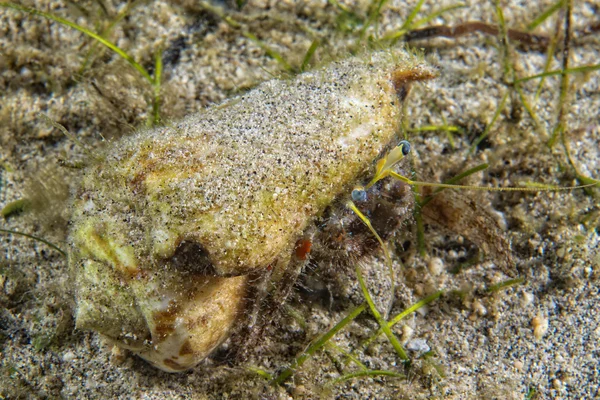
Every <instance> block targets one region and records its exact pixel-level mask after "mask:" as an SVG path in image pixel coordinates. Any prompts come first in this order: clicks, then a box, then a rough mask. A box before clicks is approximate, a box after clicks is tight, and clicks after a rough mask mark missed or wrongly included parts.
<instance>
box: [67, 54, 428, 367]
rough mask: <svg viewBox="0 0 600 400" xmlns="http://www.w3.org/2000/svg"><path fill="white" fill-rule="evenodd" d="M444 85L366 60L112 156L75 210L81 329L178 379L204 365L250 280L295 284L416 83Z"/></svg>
mask: <svg viewBox="0 0 600 400" xmlns="http://www.w3.org/2000/svg"><path fill="white" fill-rule="evenodd" d="M433 76H434V71H433V70H432V69H431V68H430V67H428V66H426V65H425V64H424V63H422V62H421V61H420V60H419V59H418V58H417V57H415V56H412V55H409V54H407V53H405V52H404V51H401V50H397V51H387V52H385V51H379V52H373V53H365V54H363V55H361V56H360V57H353V58H349V59H346V60H343V61H339V62H334V63H332V64H330V65H328V66H325V67H323V68H321V69H316V70H314V71H311V72H306V73H303V74H301V75H298V76H297V77H295V78H293V79H290V80H272V81H268V82H265V83H263V84H261V85H259V86H257V87H256V88H255V89H253V90H251V91H250V92H248V93H247V94H245V95H243V96H241V97H240V98H236V99H234V100H231V101H229V102H226V103H224V104H222V105H219V106H216V107H212V108H208V109H206V110H205V111H203V112H201V113H198V114H193V115H190V116H188V117H186V118H184V119H182V120H180V121H172V122H170V123H168V124H166V125H165V126H164V127H160V128H155V129H152V130H148V131H142V132H139V133H137V134H135V135H133V136H131V137H127V138H124V139H122V140H120V141H117V142H115V143H113V144H112V145H110V146H109V148H108V149H107V150H106V153H105V155H104V158H103V161H102V162H98V163H95V164H94V165H92V166H90V167H89V168H88V169H87V170H86V172H85V176H84V178H83V183H82V185H81V187H80V189H79V190H78V192H77V193H76V200H75V203H74V212H73V218H72V229H71V234H70V242H71V248H70V265H71V268H72V270H73V272H74V274H75V276H76V285H77V290H76V297H77V304H78V305H77V312H76V319H77V326H78V327H79V328H81V329H93V330H96V331H98V332H100V333H102V334H103V335H105V336H107V337H108V338H110V339H111V340H113V341H114V342H115V343H116V344H118V345H120V346H122V347H125V348H128V349H131V350H132V351H134V352H136V353H138V354H139V355H140V356H142V357H144V358H145V359H147V360H148V361H150V362H151V363H152V364H153V365H155V366H157V367H159V368H161V369H164V370H167V371H181V370H184V369H187V368H190V367H192V366H194V365H196V364H197V363H198V362H199V361H201V360H202V359H203V358H204V357H206V356H207V355H208V354H210V352H211V351H212V350H213V349H214V348H216V347H217V346H218V345H219V344H220V343H222V342H223V341H224V340H225V339H226V338H227V337H228V336H229V334H230V333H231V331H232V329H233V328H234V327H235V325H236V320H237V319H238V316H239V315H240V313H242V312H243V311H244V309H245V307H246V297H247V290H248V286H249V285H250V283H249V278H248V277H249V276H250V274H257V273H260V271H262V270H265V271H266V270H274V271H273V279H275V280H277V279H281V278H282V277H283V276H284V274H285V270H286V268H287V267H288V264H289V263H290V259H291V258H292V254H293V253H294V247H295V243H296V241H297V240H298V239H299V238H301V237H302V234H303V232H304V231H305V229H306V228H307V226H308V225H309V224H310V223H311V222H312V221H313V220H314V219H315V218H317V217H318V216H319V215H320V214H321V213H322V212H323V211H324V209H325V208H326V207H327V206H328V205H330V204H332V202H334V201H335V200H336V199H338V198H339V197H340V196H344V195H345V194H347V193H349V192H350V190H351V188H352V186H353V185H355V184H356V182H357V180H358V179H359V178H361V177H363V176H364V175H365V174H366V173H367V172H368V171H370V170H371V168H372V165H373V161H374V160H375V159H376V158H377V157H378V156H379V155H380V154H381V153H382V152H383V151H384V150H385V149H386V148H388V147H389V146H390V145H394V144H395V141H396V137H397V134H398V131H399V126H400V121H401V115H400V114H401V113H400V104H399V103H400V102H401V101H402V100H404V98H405V96H406V94H407V91H408V87H409V85H410V82H411V81H415V80H422V79H429V78H431V77H433Z"/></svg>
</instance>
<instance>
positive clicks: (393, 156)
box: [366, 140, 410, 189]
mask: <svg viewBox="0 0 600 400" xmlns="http://www.w3.org/2000/svg"><path fill="white" fill-rule="evenodd" d="M409 152H410V143H408V141H406V140H401V141H400V143H398V145H397V146H396V147H394V148H393V149H392V150H391V151H390V152H389V153H387V154H386V155H385V157H383V158H382V159H381V160H379V161H378V162H377V167H376V171H375V175H374V176H373V179H371V182H369V184H368V185H367V186H366V189H368V188H370V187H371V186H373V185H374V184H375V183H376V182H378V181H380V180H381V179H383V178H385V177H386V176H388V175H390V174H391V173H392V172H393V171H392V168H394V166H395V165H396V164H398V163H399V162H400V160H402V159H403V158H404V157H406V156H407V155H408V153H409Z"/></svg>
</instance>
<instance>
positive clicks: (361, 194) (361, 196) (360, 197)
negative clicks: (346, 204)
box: [351, 186, 367, 203]
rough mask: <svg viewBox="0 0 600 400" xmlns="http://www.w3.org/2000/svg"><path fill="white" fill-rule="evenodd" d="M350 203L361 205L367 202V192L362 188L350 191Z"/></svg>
mask: <svg viewBox="0 0 600 400" xmlns="http://www.w3.org/2000/svg"><path fill="white" fill-rule="evenodd" d="M351 196H352V201H356V202H358V203H362V202H365V201H367V191H366V190H365V188H364V187H362V186H358V187H355V188H354V189H353V190H352V195H351Z"/></svg>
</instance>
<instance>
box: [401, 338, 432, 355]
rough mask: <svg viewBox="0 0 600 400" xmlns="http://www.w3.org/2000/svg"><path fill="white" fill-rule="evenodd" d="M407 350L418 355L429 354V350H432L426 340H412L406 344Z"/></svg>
mask: <svg viewBox="0 0 600 400" xmlns="http://www.w3.org/2000/svg"><path fill="white" fill-rule="evenodd" d="M406 348H407V349H408V350H410V351H414V352H417V353H427V352H428V351H429V350H431V348H430V347H429V345H428V344H427V341H426V340H425V339H420V338H416V339H412V340H411V341H409V342H408V343H406Z"/></svg>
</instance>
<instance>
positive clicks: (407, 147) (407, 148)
mask: <svg viewBox="0 0 600 400" xmlns="http://www.w3.org/2000/svg"><path fill="white" fill-rule="evenodd" d="M400 146H402V155H405V156H407V155H408V153H410V143H409V142H408V140H402V141H401V142H400V143H398V147H400Z"/></svg>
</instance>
